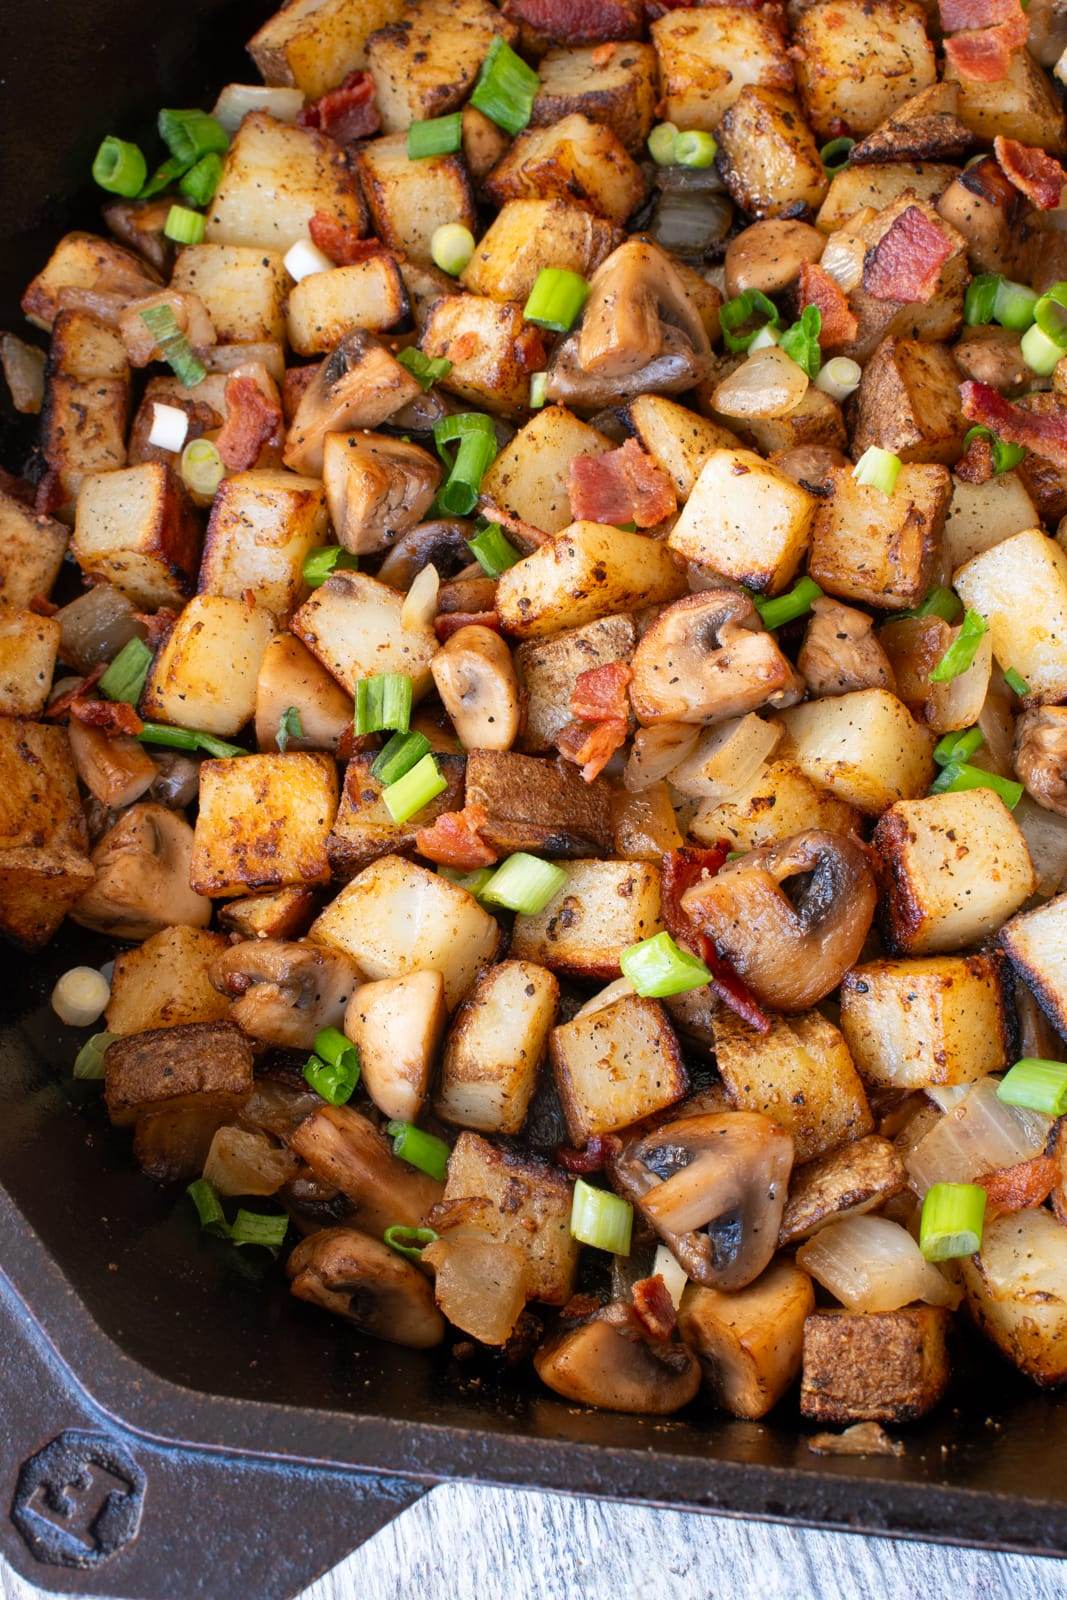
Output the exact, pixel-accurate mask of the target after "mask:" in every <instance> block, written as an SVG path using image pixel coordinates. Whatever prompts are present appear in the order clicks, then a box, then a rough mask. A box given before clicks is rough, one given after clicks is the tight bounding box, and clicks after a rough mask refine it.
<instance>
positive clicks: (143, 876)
mask: <svg viewBox="0 0 1067 1600" xmlns="http://www.w3.org/2000/svg"><path fill="white" fill-rule="evenodd" d="M192 851H193V830H192V828H190V826H189V824H188V823H187V822H186V820H185V818H184V817H181V816H178V814H177V813H176V812H174V811H168V810H167V808H166V807H165V806H158V805H153V804H151V803H147V802H146V803H143V804H139V805H135V806H131V807H130V809H129V810H128V811H125V812H123V814H122V816H120V817H119V819H118V821H117V822H116V823H115V825H114V827H112V828H110V829H109V830H108V832H107V833H105V835H104V837H103V838H102V839H101V840H100V842H99V844H98V845H97V846H96V848H95V850H94V851H93V853H92V858H91V859H92V863H93V866H94V867H95V868H96V882H95V883H94V884H93V886H92V888H91V889H89V890H88V891H87V893H85V894H83V895H82V897H81V899H80V900H79V901H78V903H77V905H76V906H75V907H74V909H73V911H72V912H71V913H70V914H71V917H72V919H73V920H74V921H75V922H80V923H81V925H82V927H83V928H95V929H96V931H97V932H98V933H111V934H114V935H115V937H116V938H118V939H147V938H149V937H150V935H151V934H153V933H158V932H159V930H160V929H161V928H168V927H174V926H175V925H178V924H181V925H183V926H185V927H189V928H206V927H207V925H208V922H209V921H210V920H211V901H210V900H206V899H205V898H204V897H203V895H199V894H194V893H193V891H192V889H190V887H189V863H190V858H191V856H192Z"/></svg>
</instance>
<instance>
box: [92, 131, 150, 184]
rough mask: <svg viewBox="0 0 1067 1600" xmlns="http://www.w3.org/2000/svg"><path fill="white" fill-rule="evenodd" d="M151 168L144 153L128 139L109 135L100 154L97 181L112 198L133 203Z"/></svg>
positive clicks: (95, 178) (96, 171)
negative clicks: (119, 197) (118, 195)
mask: <svg viewBox="0 0 1067 1600" xmlns="http://www.w3.org/2000/svg"><path fill="white" fill-rule="evenodd" d="M147 174H148V167H147V166H146V164H145V158H144V156H143V155H142V154H141V151H140V149H139V148H138V146H137V145H135V144H130V143H129V141H128V140H126V139H116V138H115V137H114V135H112V134H109V135H108V137H107V138H106V139H105V140H104V142H103V143H102V144H101V146H100V148H99V150H98V151H97V152H96V159H95V160H94V162H93V178H94V180H95V181H96V182H97V183H98V184H99V185H100V187H101V189H106V190H107V192H108V194H121V195H122V196H123V197H124V198H125V199H127V200H132V199H133V198H134V196H135V195H137V194H138V193H139V192H140V189H141V185H142V184H143V183H144V181H145V178H146V176H147Z"/></svg>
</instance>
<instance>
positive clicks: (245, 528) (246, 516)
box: [199, 471, 329, 619]
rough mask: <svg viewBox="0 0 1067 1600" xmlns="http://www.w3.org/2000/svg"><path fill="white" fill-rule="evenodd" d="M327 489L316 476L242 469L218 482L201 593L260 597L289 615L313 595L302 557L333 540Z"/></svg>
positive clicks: (279, 612)
mask: <svg viewBox="0 0 1067 1600" xmlns="http://www.w3.org/2000/svg"><path fill="white" fill-rule="evenodd" d="M328 527H329V523H328V519H327V516H326V496H325V494H324V492H323V488H322V485H321V483H319V482H318V481H317V479H315V478H300V477H297V475H296V474H295V473H292V472H277V471H259V472H255V471H253V472H236V473H234V474H233V476H232V477H230V478H225V479H224V480H223V482H222V483H221V484H220V485H219V487H218V491H217V493H216V495H215V499H214V501H213V503H212V507H211V516H210V517H209V518H208V525H207V533H206V535H205V538H204V556H203V561H202V563H201V566H200V582H199V589H200V593H201V594H221V595H228V596H229V597H230V598H231V599H232V600H240V599H242V598H243V597H244V595H245V594H246V593H247V592H248V591H249V590H251V591H252V594H253V595H254V596H255V600H256V604H257V605H259V606H262V607H263V608H264V609H265V610H267V611H270V612H273V614H274V615H275V616H276V617H278V618H280V619H284V618H285V617H287V616H289V615H290V613H291V612H293V611H295V609H296V607H297V606H298V605H299V604H300V601H301V600H302V599H303V597H304V596H305V595H306V594H307V584H306V583H305V582H304V576H303V569H304V559H305V557H306V556H307V555H308V554H309V553H310V552H311V551H312V550H313V549H315V547H316V546H317V545H322V544H326V543H327V542H328V538H327V533H328Z"/></svg>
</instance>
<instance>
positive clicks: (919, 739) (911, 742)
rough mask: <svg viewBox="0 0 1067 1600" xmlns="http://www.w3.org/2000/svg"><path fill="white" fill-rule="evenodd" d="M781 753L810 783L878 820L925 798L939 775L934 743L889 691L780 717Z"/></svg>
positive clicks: (844, 697)
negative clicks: (897, 805)
mask: <svg viewBox="0 0 1067 1600" xmlns="http://www.w3.org/2000/svg"><path fill="white" fill-rule="evenodd" d="M781 717H782V721H783V722H784V723H785V731H786V734H787V736H788V746H787V748H785V749H783V754H785V755H788V756H789V758H790V759H791V760H793V761H795V762H796V764H797V766H798V767H799V768H800V770H801V771H802V772H803V773H804V776H805V777H806V778H809V779H810V780H811V782H812V783H815V784H818V785H820V786H821V787H822V788H825V789H829V790H830V792H831V794H833V795H834V796H836V798H837V799H838V800H844V801H845V802H846V804H848V805H850V806H856V807H857V808H858V809H859V810H860V811H865V812H868V813H869V814H870V815H872V816H878V815H879V813H880V812H882V811H884V810H885V808H886V806H889V805H892V804H893V801H894V800H910V799H912V798H913V797H914V796H915V795H919V794H923V793H924V792H925V791H926V790H927V789H928V788H929V787H930V784H931V781H932V780H933V776H934V757H933V747H934V741H933V737H932V736H931V734H929V733H928V732H927V730H926V729H925V728H924V727H922V726H921V725H920V724H919V723H918V722H916V721H915V718H914V717H913V716H912V715H911V713H910V712H909V711H908V709H907V707H906V706H904V705H903V704H902V703H901V702H900V701H899V700H898V699H897V697H896V695H893V694H890V693H889V691H888V690H887V689H857V690H855V691H854V692H853V693H852V694H840V695H832V696H828V697H826V698H824V699H822V700H812V701H809V702H808V703H807V704H806V705H802V706H791V707H790V708H789V710H788V711H783V712H782V713H781Z"/></svg>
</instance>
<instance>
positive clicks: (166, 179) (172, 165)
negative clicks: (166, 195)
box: [137, 156, 188, 200]
mask: <svg viewBox="0 0 1067 1600" xmlns="http://www.w3.org/2000/svg"><path fill="white" fill-rule="evenodd" d="M187 170H188V167H187V163H186V162H184V161H176V160H175V158H174V157H173V156H170V157H169V158H168V159H167V160H166V161H164V162H163V164H162V166H159V167H157V168H156V170H155V172H154V173H153V174H152V176H151V177H150V178H149V180H148V182H147V183H146V184H145V185H144V187H143V188H142V189H141V192H140V194H139V195H138V196H137V198H138V200H151V199H152V197H153V196H154V195H157V194H160V193H161V192H162V191H163V190H164V189H169V188H170V186H171V184H172V183H174V182H175V181H176V179H178V178H180V177H181V175H182V173H183V172H185V171H187Z"/></svg>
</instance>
